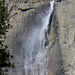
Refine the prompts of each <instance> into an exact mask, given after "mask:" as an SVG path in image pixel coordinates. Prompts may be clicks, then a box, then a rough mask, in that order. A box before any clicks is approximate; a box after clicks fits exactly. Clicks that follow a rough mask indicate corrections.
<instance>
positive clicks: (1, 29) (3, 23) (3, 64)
mask: <svg viewBox="0 0 75 75" xmlns="http://www.w3.org/2000/svg"><path fill="white" fill-rule="evenodd" d="M8 15H9V14H8V9H7V6H6V5H5V0H0V75H5V74H4V73H5V72H6V71H7V70H8V69H7V68H10V67H14V65H13V64H11V62H10V59H11V58H12V57H13V56H12V55H10V53H9V51H8V50H7V48H8V46H7V45H4V39H3V36H5V35H6V32H7V28H8V22H7V18H8Z"/></svg>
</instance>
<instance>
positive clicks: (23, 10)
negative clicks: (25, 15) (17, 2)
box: [18, 8, 35, 12]
mask: <svg viewBox="0 0 75 75" xmlns="http://www.w3.org/2000/svg"><path fill="white" fill-rule="evenodd" d="M31 9H35V8H27V9H21V8H18V10H21V11H22V12H25V11H28V10H31Z"/></svg>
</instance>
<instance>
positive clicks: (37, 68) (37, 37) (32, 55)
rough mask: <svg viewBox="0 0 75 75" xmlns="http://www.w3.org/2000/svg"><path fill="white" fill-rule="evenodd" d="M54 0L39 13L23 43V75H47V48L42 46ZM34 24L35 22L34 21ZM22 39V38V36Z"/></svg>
mask: <svg viewBox="0 0 75 75" xmlns="http://www.w3.org/2000/svg"><path fill="white" fill-rule="evenodd" d="M53 5H54V1H51V2H50V7H49V10H47V11H45V12H44V13H42V14H39V15H38V16H37V17H39V18H38V19H37V18H36V21H38V24H37V25H36V26H35V27H32V28H31V31H30V32H29V35H28V36H27V38H26V40H25V41H24V44H23V47H22V48H23V49H24V50H25V53H24V54H25V56H24V69H25V75H48V60H49V56H48V50H47V49H46V48H45V47H44V44H45V41H46V37H45V32H47V30H48V24H49V20H50V16H51V14H52V12H53ZM39 19H40V20H39ZM34 24H35V23H34ZM23 39H24V38H23Z"/></svg>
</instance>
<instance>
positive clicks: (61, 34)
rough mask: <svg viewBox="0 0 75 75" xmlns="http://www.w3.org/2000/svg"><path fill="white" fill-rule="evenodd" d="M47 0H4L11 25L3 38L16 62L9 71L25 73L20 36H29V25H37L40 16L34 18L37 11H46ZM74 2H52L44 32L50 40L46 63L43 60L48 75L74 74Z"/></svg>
mask: <svg viewBox="0 0 75 75" xmlns="http://www.w3.org/2000/svg"><path fill="white" fill-rule="evenodd" d="M49 2H50V1H49V0H40V1H39V0H31V1H28V0H9V1H7V3H8V4H9V6H8V8H9V9H8V10H9V11H10V15H9V17H8V19H9V24H10V25H11V26H12V28H11V27H10V29H9V30H8V33H7V35H6V41H5V42H6V43H7V44H8V46H9V49H10V52H11V54H13V56H14V58H13V59H12V62H14V63H15V68H14V69H9V72H8V75H25V69H24V64H25V63H24V58H25V55H24V53H25V51H24V49H22V45H23V40H22V39H26V38H27V36H29V33H30V29H31V28H33V27H34V24H35V25H37V23H38V25H40V20H41V19H40V20H39V19H37V18H38V17H37V16H38V14H39V13H42V12H43V11H47V9H48V8H49V7H50V5H49ZM74 5H75V1H74V0H65V1H63V0H62V1H61V2H55V5H54V12H53V14H52V15H51V17H50V21H49V25H48V31H47V32H46V37H47V40H48V42H49V45H48V52H49V53H48V57H49V60H48V63H45V64H48V67H47V68H48V75H75V59H74V58H75V10H74V9H75V7H74ZM35 17H36V18H35ZM36 21H37V22H36ZM22 37H24V38H22ZM38 37H39V36H38ZM43 51H44V50H43ZM38 71H39V70H38ZM29 72H30V71H29ZM28 75H30V73H28ZM38 75H39V74H38Z"/></svg>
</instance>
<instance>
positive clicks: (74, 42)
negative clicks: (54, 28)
mask: <svg viewBox="0 0 75 75" xmlns="http://www.w3.org/2000/svg"><path fill="white" fill-rule="evenodd" d="M74 5H75V1H74V0H67V2H66V1H64V2H61V3H58V6H57V7H56V14H57V19H58V32H59V45H60V50H61V54H62V60H63V66H62V67H63V75H75V60H74V58H75V10H74V9H75V6H74Z"/></svg>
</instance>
